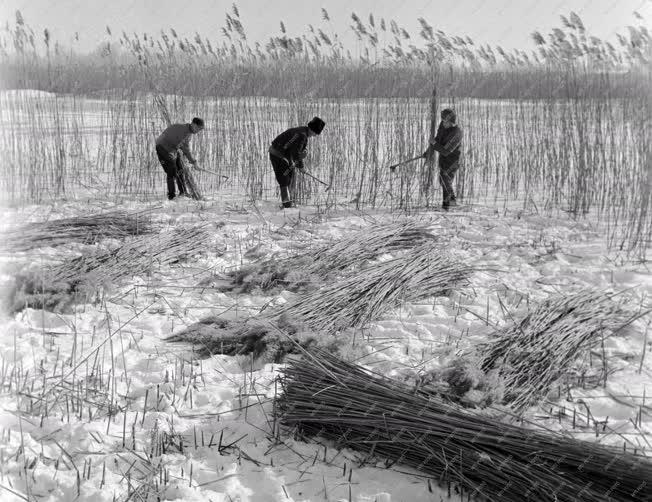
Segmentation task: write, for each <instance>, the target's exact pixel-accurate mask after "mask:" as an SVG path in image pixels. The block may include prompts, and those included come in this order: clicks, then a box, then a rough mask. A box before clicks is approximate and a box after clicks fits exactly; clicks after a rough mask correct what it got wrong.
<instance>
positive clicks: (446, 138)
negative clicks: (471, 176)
mask: <svg viewBox="0 0 652 502" xmlns="http://www.w3.org/2000/svg"><path fill="white" fill-rule="evenodd" d="M456 122H457V116H456V115H455V112H454V111H453V110H451V109H450V108H446V109H445V110H442V112H441V122H440V123H439V127H438V128H437V134H436V135H435V138H434V139H433V140H431V142H430V145H428V149H427V150H426V151H425V152H423V157H424V158H426V159H428V160H429V161H430V160H431V159H432V156H433V155H434V153H435V152H438V153H439V159H438V164H439V184H440V185H441V188H442V192H443V202H442V208H444V209H445V210H448V208H449V207H451V206H456V205H457V201H456V200H455V191H454V190H453V178H454V177H455V173H456V172H457V170H458V169H459V167H460V156H461V147H462V129H460V128H459V126H457V125H456Z"/></svg>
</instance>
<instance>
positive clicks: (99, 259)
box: [10, 227, 209, 311]
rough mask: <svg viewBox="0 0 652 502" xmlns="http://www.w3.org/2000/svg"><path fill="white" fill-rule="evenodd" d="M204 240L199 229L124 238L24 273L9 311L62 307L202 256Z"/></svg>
mask: <svg viewBox="0 0 652 502" xmlns="http://www.w3.org/2000/svg"><path fill="white" fill-rule="evenodd" d="M208 239H209V233H208V232H207V230H206V229H204V228H203V227H190V228H180V229H174V230H172V231H169V232H162V233H160V234H156V235H148V236H144V237H141V238H138V239H134V240H130V241H127V242H125V243H124V244H122V245H121V246H119V247H117V248H115V249H111V250H106V249H98V250H93V251H91V252H85V253H84V254H82V256H79V257H76V258H72V259H68V260H65V261H63V262H61V263H58V264H56V265H54V266H52V267H49V268H47V269H40V270H33V269H28V270H27V271H25V272H24V273H19V274H17V276H16V284H15V286H14V289H13V291H12V292H11V295H10V308H11V310H12V311H19V310H21V309H23V308H25V307H27V306H31V307H34V308H44V309H57V308H58V307H60V306H66V307H68V306H70V304H71V302H72V303H74V302H75V301H78V300H83V299H84V298H85V297H87V296H89V295H90V294H92V293H95V292H97V291H98V290H100V289H102V288H103V287H106V286H114V285H117V284H119V283H120V282H121V281H122V280H124V279H125V278H126V277H132V276H136V275H148V274H150V273H151V272H152V271H153V270H154V269H155V268H157V267H158V268H160V267H164V266H168V265H172V264H174V263H177V262H182V261H184V260H186V259H188V258H189V257H191V256H194V255H197V254H200V253H203V252H205V250H206V244H207V242H208ZM62 295H63V296H62ZM52 298H54V303H53V301H52ZM62 300H64V301H62Z"/></svg>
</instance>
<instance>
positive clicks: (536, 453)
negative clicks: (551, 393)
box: [276, 351, 652, 502]
mask: <svg viewBox="0 0 652 502" xmlns="http://www.w3.org/2000/svg"><path fill="white" fill-rule="evenodd" d="M282 372H283V377H282V380H281V382H282V387H283V393H282V395H281V396H280V398H279V399H278V401H277V408H276V409H277V412H278V417H279V419H280V421H281V423H282V424H284V425H285V426H286V427H288V428H289V429H290V432H291V431H295V432H296V433H297V434H298V435H299V436H300V437H301V436H304V437H306V436H308V437H316V438H321V439H325V440H329V441H333V442H335V444H336V445H337V446H338V447H339V448H350V449H353V450H357V451H359V452H362V453H363V456H362V458H361V459H360V461H361V464H362V465H364V464H365V463H370V464H372V465H377V464H378V462H379V461H381V460H384V461H385V467H389V466H392V465H395V464H398V465H407V466H410V467H412V468H414V469H416V470H417V471H419V472H420V473H422V474H424V475H426V476H428V477H432V478H433V480H434V481H435V482H439V483H440V484H448V487H449V490H450V487H451V484H452V485H454V486H456V487H457V488H458V489H460V491H461V493H460V495H461V499H464V500H466V498H464V497H463V495H467V496H469V498H472V499H473V500H476V499H475V498H473V497H477V499H478V500H487V501H493V502H521V501H523V500H531V501H541V502H543V501H550V500H556V501H560V502H596V501H603V502H607V501H610V500H622V501H632V502H633V501H652V484H650V482H649V480H650V479H651V477H652V462H650V460H649V459H648V458H646V457H642V456H635V455H631V454H624V453H622V452H620V450H616V449H614V448H610V447H607V446H603V445H599V444H596V443H591V442H583V441H578V440H576V439H573V438H569V437H566V436H563V435H561V434H557V433H553V432H547V431H546V432H544V431H541V430H533V429H526V428H524V427H518V426H515V425H513V424H510V423H507V422H506V421H503V420H500V419H498V418H493V417H489V416H482V415H480V414H479V413H476V412H472V411H470V410H466V409H463V408H460V407H458V406H455V405H452V404H450V403H446V402H443V401H441V400H439V399H437V398H434V397H433V396H431V395H428V394H427V393H425V392H423V391H419V390H416V389H415V388H413V387H410V386H407V385H405V384H404V383H399V382H396V381H393V380H390V379H389V378H386V377H383V376H380V375H377V374H374V373H371V372H369V371H367V370H365V369H363V368H362V367H361V366H357V365H354V364H351V363H348V362H345V361H342V360H340V359H338V358H337V357H335V356H333V355H331V354H328V353H326V352H323V351H311V352H310V353H309V354H306V356H305V357H304V358H302V359H300V360H293V361H291V362H290V363H289V364H288V365H287V366H286V367H285V368H284V369H283V370H282Z"/></svg>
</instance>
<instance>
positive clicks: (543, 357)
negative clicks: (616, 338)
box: [476, 291, 640, 408]
mask: <svg viewBox="0 0 652 502" xmlns="http://www.w3.org/2000/svg"><path fill="white" fill-rule="evenodd" d="M623 301H624V298H622V297H617V296H616V295H614V294H607V293H604V292H599V291H585V292H581V293H579V294H575V295H571V296H562V297H558V298H552V299H550V300H547V301H545V302H543V303H542V304H541V305H539V306H538V307H537V308H536V309H535V310H534V311H533V312H532V313H530V314H529V315H527V316H526V317H525V318H524V319H523V320H521V321H519V322H514V323H512V324H510V325H509V326H507V327H506V328H504V329H502V330H501V331H499V332H498V334H497V335H498V336H497V338H496V339H495V340H492V341H490V342H489V343H487V344H483V345H481V346H480V347H479V348H478V349H476V350H477V352H478V353H479V354H480V355H481V362H480V367H481V368H482V369H483V370H485V371H487V370H491V369H497V370H498V371H499V373H500V375H501V378H502V379H503V380H504V385H505V400H506V401H508V402H511V403H512V404H513V405H514V406H516V407H517V408H521V407H524V406H528V405H531V404H534V403H535V401H536V400H537V399H538V398H541V397H542V396H544V395H545V394H546V393H548V392H549V391H550V390H551V389H552V388H553V385H554V384H555V382H557V381H558V380H559V379H560V378H562V377H563V376H564V375H566V374H567V373H568V372H569V371H570V370H571V369H572V368H573V367H574V365H575V363H576V361H577V360H578V358H579V357H580V356H581V355H583V354H584V355H586V354H588V352H589V351H590V350H591V349H593V348H595V347H597V346H599V345H600V344H601V342H602V341H603V340H604V338H605V337H607V336H609V335H611V334H613V333H615V332H616V331H618V330H620V329H621V328H622V327H624V326H625V325H627V324H629V323H630V322H631V321H632V319H633V318H632V314H631V312H628V310H627V309H625V308H624V306H623ZM637 315H640V313H639V314H637Z"/></svg>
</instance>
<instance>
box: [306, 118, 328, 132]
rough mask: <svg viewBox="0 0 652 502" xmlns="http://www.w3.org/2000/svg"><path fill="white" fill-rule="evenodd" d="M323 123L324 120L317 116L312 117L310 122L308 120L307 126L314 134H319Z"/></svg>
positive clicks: (324, 123)
mask: <svg viewBox="0 0 652 502" xmlns="http://www.w3.org/2000/svg"><path fill="white" fill-rule="evenodd" d="M325 125H326V122H324V121H323V120H322V119H320V118H319V117H313V119H312V120H311V121H310V122H308V128H309V129H310V130H311V131H312V132H314V133H315V134H321V132H322V130H323V129H324V126H325Z"/></svg>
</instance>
